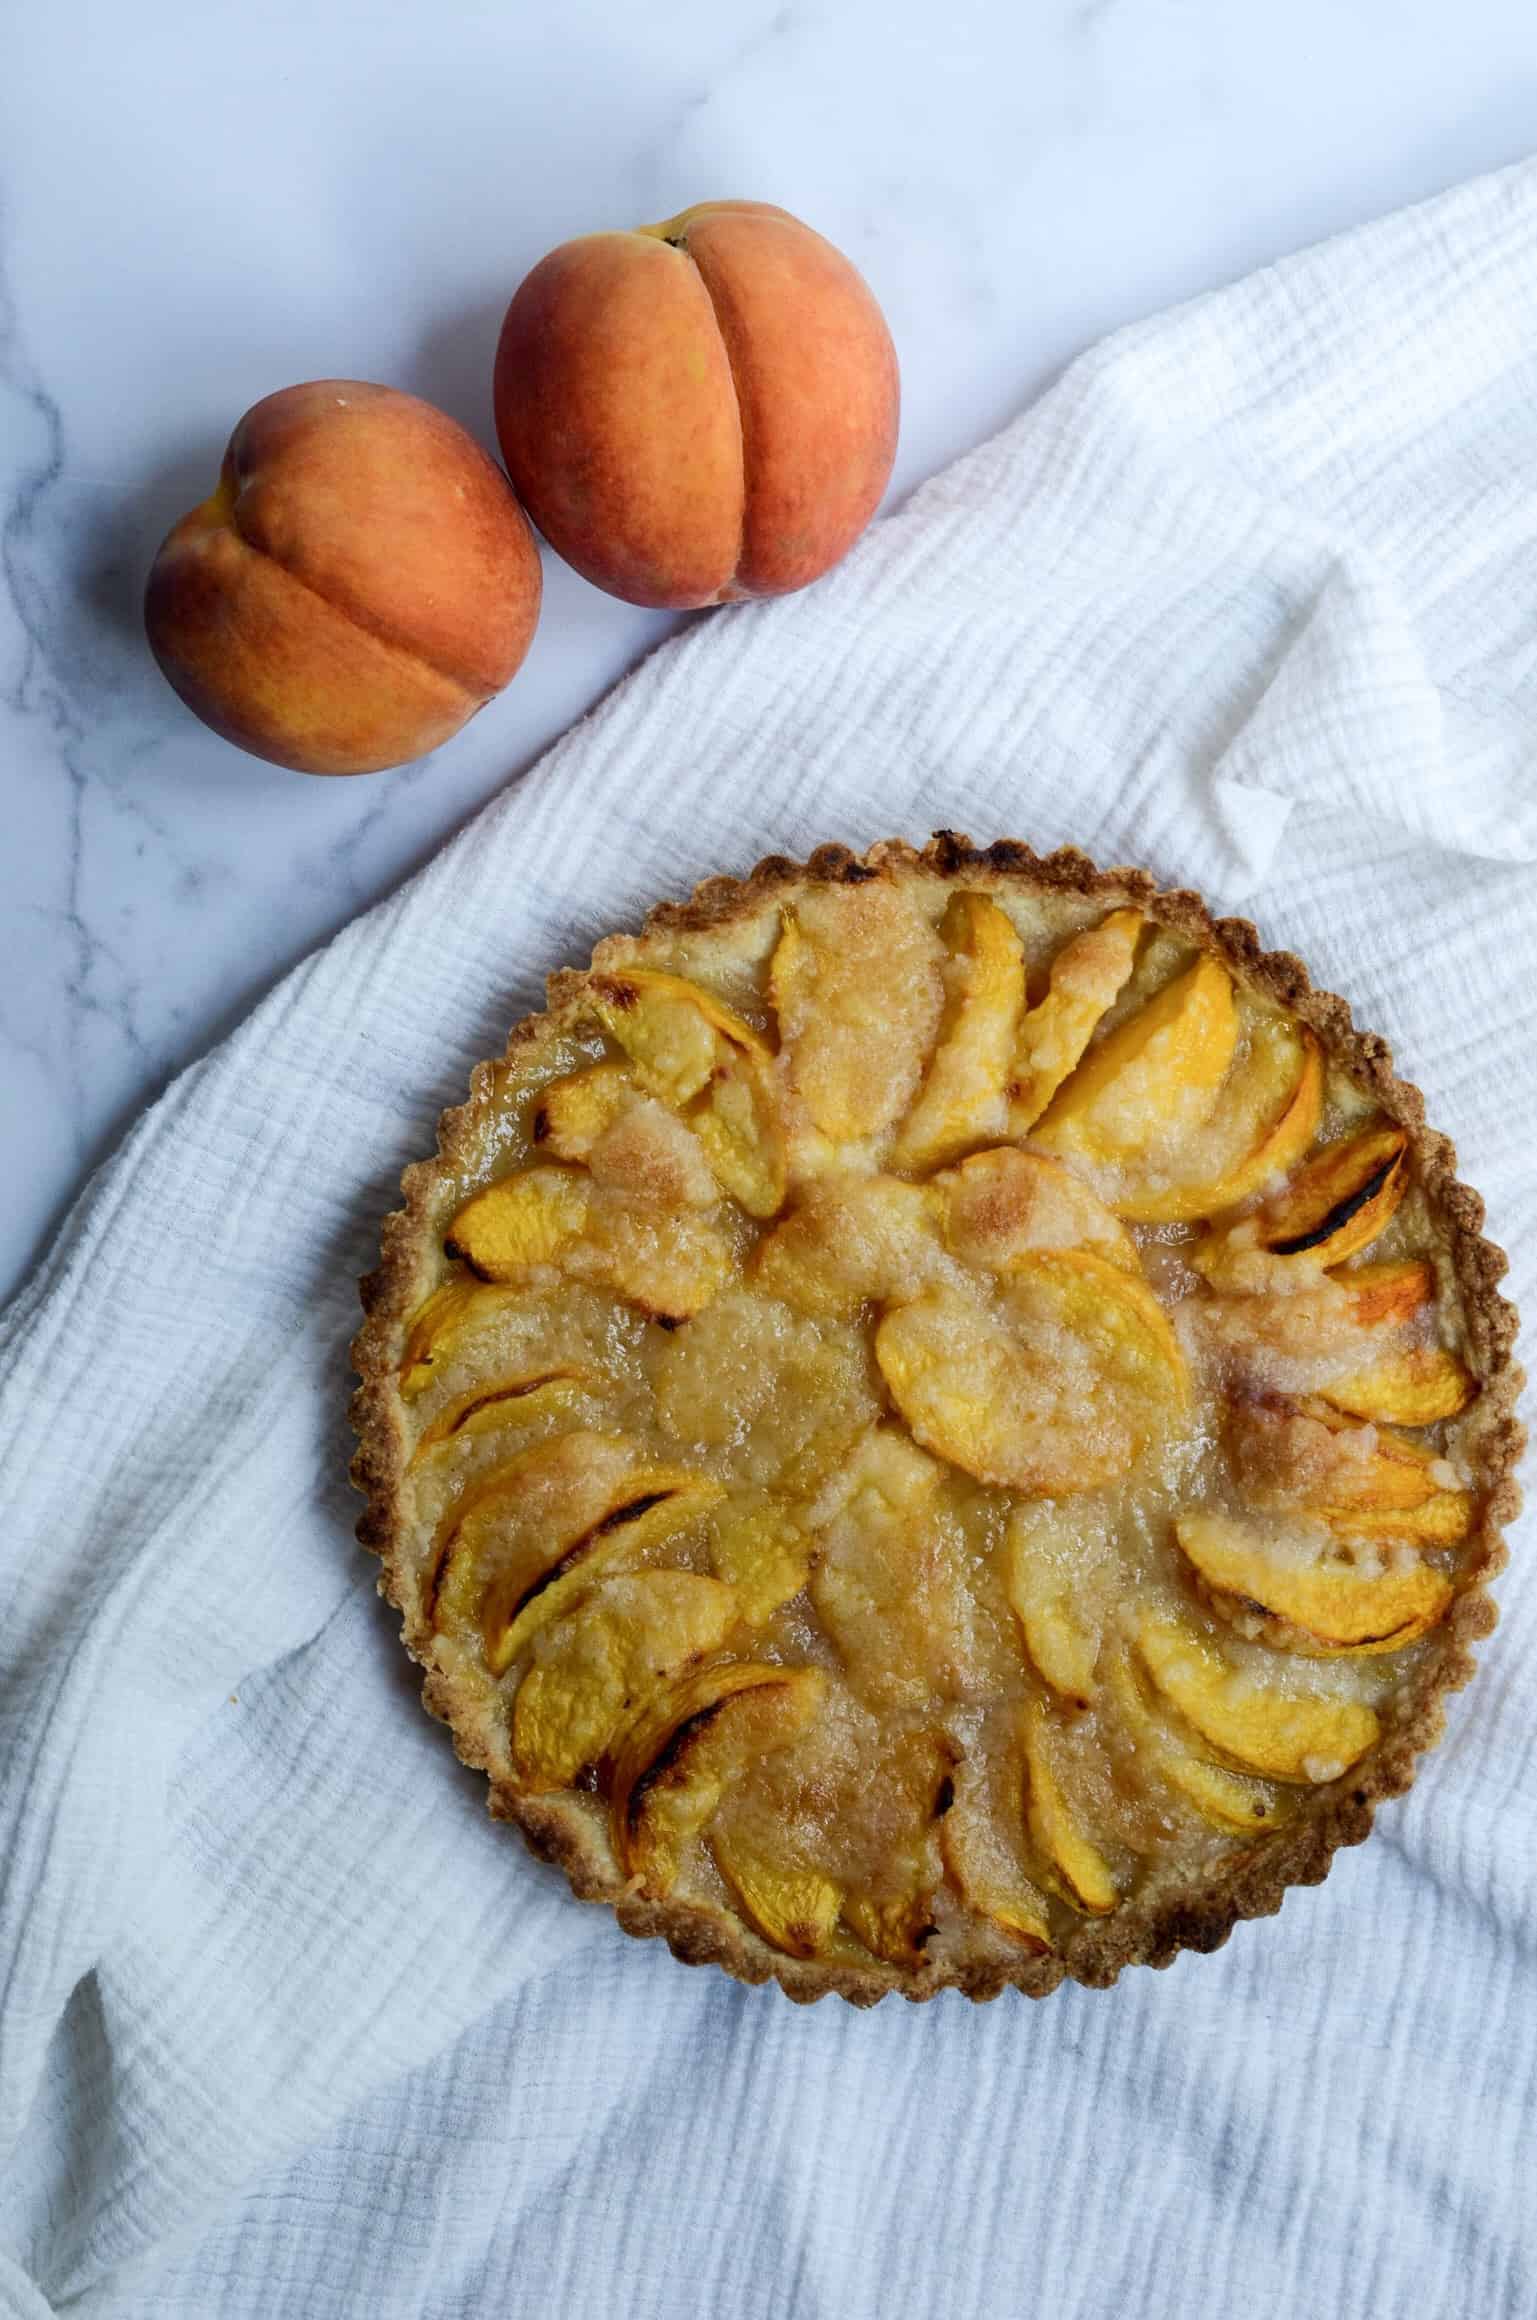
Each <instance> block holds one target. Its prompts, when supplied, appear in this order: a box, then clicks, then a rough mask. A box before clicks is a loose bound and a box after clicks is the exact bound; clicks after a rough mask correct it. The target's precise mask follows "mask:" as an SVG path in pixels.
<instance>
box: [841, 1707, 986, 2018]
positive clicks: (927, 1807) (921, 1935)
mask: <svg viewBox="0 0 1537 2320" xmlns="http://www.w3.org/2000/svg"><path fill="white" fill-rule="evenodd" d="M959 1762H960V1750H959V1749H958V1747H957V1746H956V1744H955V1742H954V1741H953V1740H952V1739H951V1738H950V1735H949V1734H948V1733H947V1732H937V1731H918V1732H910V1733H906V1734H902V1735H900V1736H899V1737H898V1739H897V1741H896V1743H895V1744H894V1746H893V1747H892V1749H891V1750H890V1751H889V1752H888V1756H887V1760H886V1763H885V1764H884V1766H883V1768H882V1773H881V1778H882V1783H883V1787H884V1790H885V1797H886V1804H887V1809H888V1812H889V1814H890V1817H891V1840H890V1843H889V1845H888V1849H887V1853H886V1857H885V1860H884V1861H883V1863H882V1865H881V1869H880V1873H879V1875H878V1876H875V1877H872V1878H871V1879H870V1880H869V1882H868V1883H867V1884H865V1885H863V1886H859V1887H855V1888H854V1889H852V1890H851V1891H849V1892H847V1893H845V1895H844V1897H843V1922H844V1924H845V1925H846V1926H847V1927H848V1929H849V1931H850V1932H851V1933H852V1934H854V1935H855V1936H856V1938H857V1939H858V1940H859V1941H861V1942H862V1943H863V1944H864V1946H865V1948H866V1949H867V1950H869V1951H870V1952H871V1954H872V1955H873V1956H875V1957H878V1958H883V1959H884V1960H885V1961H886V1963H887V1964H888V1965H893V1966H900V1967H902V1968H903V1969H904V1970H905V1971H907V1972H911V1971H912V1970H913V1969H914V1968H915V1967H917V1966H919V1965H921V1964H922V1963H923V1949H924V1944H925V1942H926V1941H927V1940H928V1938H929V1936H930V1935H931V1934H932V1932H933V1931H934V1898H935V1895H936V1893H937V1891H938V1889H939V1886H940V1884H941V1882H942V1879H943V1869H942V1867H941V1864H940V1861H939V1858H938V1849H937V1846H936V1843H935V1839H936V1835H937V1833H938V1831H939V1830H940V1829H941V1828H942V1827H943V1823H944V1816H945V1815H946V1814H947V1813H948V1811H949V1809H950V1805H951V1801H952V1799H953V1796H954V1793H955V1786H954V1775H955V1770H956V1766H957V1765H958V1763H959Z"/></svg>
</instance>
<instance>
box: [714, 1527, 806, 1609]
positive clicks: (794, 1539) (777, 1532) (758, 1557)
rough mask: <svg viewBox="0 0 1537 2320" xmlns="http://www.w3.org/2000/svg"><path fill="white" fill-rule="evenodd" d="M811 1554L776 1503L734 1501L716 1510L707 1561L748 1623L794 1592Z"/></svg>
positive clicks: (798, 1588)
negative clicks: (724, 1583) (709, 1560)
mask: <svg viewBox="0 0 1537 2320" xmlns="http://www.w3.org/2000/svg"><path fill="white" fill-rule="evenodd" d="M812 1554H813V1548H812V1542H811V1540H810V1539H809V1538H808V1537H807V1536H806V1534H805V1532H804V1531H803V1530H802V1529H801V1527H800V1525H799V1524H798V1523H797V1521H796V1520H795V1517H794V1515H793V1514H792V1513H791V1511H790V1509H789V1507H787V1506H786V1505H784V1504H783V1502H782V1501H779V1500H776V1499H772V1498H762V1499H755V1500H748V1501H746V1502H742V1501H738V1502H736V1503H734V1504H728V1505H725V1506H722V1507H719V1508H718V1509H717V1510H716V1516H715V1524H714V1529H713V1533H712V1536H711V1540H710V1559H711V1561H712V1563H713V1564H714V1566H715V1569H716V1572H717V1574H718V1575H719V1576H720V1577H721V1578H722V1579H724V1580H725V1581H726V1583H727V1585H728V1586H729V1587H731V1588H732V1589H733V1590H734V1592H735V1594H736V1597H737V1601H738V1603H739V1605H740V1607H741V1614H742V1617H743V1619H744V1620H745V1621H746V1623H747V1625H748V1626H749V1627H761V1626H762V1625H763V1623H764V1621H765V1620H766V1619H770V1618H772V1617H773V1615H774V1613H775V1612H776V1611H778V1610H779V1609H781V1607H782V1606H783V1605H784V1604H786V1603H788V1602H789V1601H790V1599H791V1598H792V1596H795V1595H798V1594H799V1593H800V1591H801V1589H802V1588H803V1587H804V1586H805V1584H806V1580H807V1577H808V1575H809V1573H810V1570H811V1561H812Z"/></svg>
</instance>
